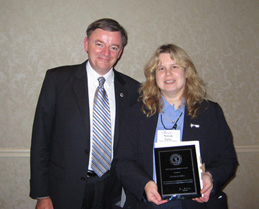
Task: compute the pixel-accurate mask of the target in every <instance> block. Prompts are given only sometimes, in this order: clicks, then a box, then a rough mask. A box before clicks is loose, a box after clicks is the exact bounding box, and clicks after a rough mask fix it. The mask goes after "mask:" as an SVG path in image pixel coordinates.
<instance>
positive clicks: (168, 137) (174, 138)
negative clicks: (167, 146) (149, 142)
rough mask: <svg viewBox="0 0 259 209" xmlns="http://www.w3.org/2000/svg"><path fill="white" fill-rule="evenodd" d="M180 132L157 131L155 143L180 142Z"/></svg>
mask: <svg viewBox="0 0 259 209" xmlns="http://www.w3.org/2000/svg"><path fill="white" fill-rule="evenodd" d="M180 141H181V140H180V130H159V131H158V132H157V143H159V144H160V143H172V142H180Z"/></svg>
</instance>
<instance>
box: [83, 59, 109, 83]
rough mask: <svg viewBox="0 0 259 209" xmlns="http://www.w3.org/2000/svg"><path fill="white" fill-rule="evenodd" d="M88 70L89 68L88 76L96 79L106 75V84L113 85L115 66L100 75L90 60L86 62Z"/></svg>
mask: <svg viewBox="0 0 259 209" xmlns="http://www.w3.org/2000/svg"><path fill="white" fill-rule="evenodd" d="M86 70H87V76H88V78H91V79H93V80H95V81H97V79H98V78H99V77H104V78H105V84H106V85H108V86H111V85H112V84H113V81H114V71H113V68H111V69H110V70H109V71H108V72H107V73H106V74H105V75H99V74H98V73H97V72H96V71H95V70H94V69H93V68H92V66H91V64H90V62H89V61H88V62H87V64H86Z"/></svg>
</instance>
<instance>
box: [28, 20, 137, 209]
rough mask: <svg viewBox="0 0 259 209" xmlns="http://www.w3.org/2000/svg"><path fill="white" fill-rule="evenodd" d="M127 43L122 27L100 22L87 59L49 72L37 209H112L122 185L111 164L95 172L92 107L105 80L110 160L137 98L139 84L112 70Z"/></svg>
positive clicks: (35, 170) (35, 175)
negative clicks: (102, 172)
mask: <svg viewBox="0 0 259 209" xmlns="http://www.w3.org/2000/svg"><path fill="white" fill-rule="evenodd" d="M126 44H127V33H126V31H125V29H124V28H123V27H122V26H121V25H119V23H118V22H116V21H115V20H112V19H100V20H97V21H95V22H93V23H92V24H91V25H90V26H89V27H88V29H87V37H86V38H85V50H86V52H87V53H88V60H87V61H86V62H84V63H82V64H79V65H73V66H63V67H58V68H55V69H51V70H48V71H47V73H46V76H45V79H44V82H43V86H42V89H41V93H40V96H39V101H38V104H37V108H36V113H35V119H34V124H33V132H32V143H31V179H30V186H31V191H30V196H31V197H32V198H35V199H37V205H36V208H37V209H44V208H45V209H46V208H48V209H49V208H50V209H51V208H55V209H66V208H67V209H68V208H69V209H88V208H96V209H102V208H105V209H107V208H111V207H112V205H113V207H116V206H115V204H116V203H118V202H119V201H120V192H121V186H120V184H119V182H118V180H117V178H116V175H115V174H114V170H113V167H114V164H115V162H112V164H111V165H109V167H108V171H107V172H106V171H105V172H104V174H99V173H98V174H97V173H96V172H95V169H94V168H93V161H92V160H93V157H92V154H93V123H92V121H93V120H92V119H93V106H94V98H95V92H96V89H97V88H99V87H98V80H97V79H99V78H100V77H102V78H104V79H105V82H104V86H103V87H104V89H105V91H106V94H107V96H108V103H109V108H110V114H109V115H110V116H109V117H110V122H111V124H110V125H111V128H110V129H111V145H112V146H111V150H110V153H111V160H112V159H113V156H114V153H115V152H116V147H117V143H118V140H119V135H120V133H119V132H120V131H119V126H120V124H121V121H122V120H124V119H125V118H124V111H125V110H126V109H127V108H128V107H130V106H131V105H132V104H134V103H135V102H136V101H137V98H138V88H139V83H138V82H137V81H135V80H134V79H132V78H130V77H128V76H126V75H124V74H122V73H119V72H117V71H116V70H115V69H114V68H113V67H114V65H115V64H116V62H117V61H118V59H119V58H120V56H121V54H122V52H123V48H124V46H125V45H126Z"/></svg>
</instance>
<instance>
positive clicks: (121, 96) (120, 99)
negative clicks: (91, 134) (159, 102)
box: [114, 70, 128, 150]
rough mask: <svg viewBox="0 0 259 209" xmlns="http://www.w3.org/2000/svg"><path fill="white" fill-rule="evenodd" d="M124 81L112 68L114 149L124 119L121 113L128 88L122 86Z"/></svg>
mask: <svg viewBox="0 0 259 209" xmlns="http://www.w3.org/2000/svg"><path fill="white" fill-rule="evenodd" d="M124 85H125V81H124V79H123V78H122V77H121V76H120V74H119V73H118V72H117V71H116V70H114V87H115V100H116V117H115V131H114V150H115V149H116V147H117V145H118V141H119V135H120V133H119V132H120V128H119V127H120V124H121V121H122V120H124V118H123V113H124V111H125V109H126V108H127V103H126V101H127V96H128V90H127V89H126V88H125V87H124Z"/></svg>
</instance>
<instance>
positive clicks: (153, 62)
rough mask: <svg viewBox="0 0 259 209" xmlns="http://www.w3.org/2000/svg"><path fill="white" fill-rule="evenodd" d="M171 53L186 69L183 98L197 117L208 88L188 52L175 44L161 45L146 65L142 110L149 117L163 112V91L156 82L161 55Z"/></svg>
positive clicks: (191, 113)
mask: <svg viewBox="0 0 259 209" xmlns="http://www.w3.org/2000/svg"><path fill="white" fill-rule="evenodd" d="M161 53H169V54H170V56H171V59H172V60H174V61H175V63H176V64H177V65H179V66H181V67H183V68H184V69H185V70H186V75H187V78H186V86H185V91H184V95H183V98H185V105H186V107H187V110H188V114H189V115H191V116H192V118H195V117H196V116H197V113H198V110H199V106H200V103H201V102H202V101H203V100H204V99H205V100H206V90H205V84H204V82H203V80H202V79H201V78H200V77H199V76H198V74H197V71H196V69H195V66H194V64H193V62H192V61H191V59H190V57H189V56H188V55H187V53H186V52H185V51H184V50H183V49H182V48H180V47H178V46H176V45H174V44H168V45H162V46H160V47H159V48H158V49H157V50H156V51H155V53H154V55H153V56H152V57H151V59H150V60H149V62H148V63H147V64H146V66H145V70H144V73H145V77H146V81H145V82H144V83H143V84H142V86H141V88H140V90H139V91H140V95H141V96H140V98H139V99H140V100H142V102H143V106H142V111H143V113H144V114H146V115H147V117H150V116H152V115H154V114H155V113H156V112H161V110H162V108H163V104H162V102H161V91H160V89H159V87H158V86H157V83H156V70H157V66H158V64H159V55H160V54H161Z"/></svg>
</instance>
